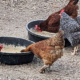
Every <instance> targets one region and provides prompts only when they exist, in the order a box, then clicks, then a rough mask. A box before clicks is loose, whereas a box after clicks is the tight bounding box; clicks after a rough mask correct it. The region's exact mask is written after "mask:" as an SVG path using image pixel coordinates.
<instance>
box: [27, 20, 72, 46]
mask: <svg viewBox="0 0 80 80" xmlns="http://www.w3.org/2000/svg"><path fill="white" fill-rule="evenodd" d="M43 21H44V20H35V21H31V22H29V23H28V24H27V26H26V29H27V31H28V38H29V40H32V41H34V42H38V41H41V40H45V39H48V38H50V37H46V36H42V35H38V34H36V33H34V32H32V31H31V30H30V29H31V28H34V27H35V25H38V24H40V23H41V22H43ZM70 45H71V44H70V43H69V41H68V40H67V39H65V46H70Z"/></svg>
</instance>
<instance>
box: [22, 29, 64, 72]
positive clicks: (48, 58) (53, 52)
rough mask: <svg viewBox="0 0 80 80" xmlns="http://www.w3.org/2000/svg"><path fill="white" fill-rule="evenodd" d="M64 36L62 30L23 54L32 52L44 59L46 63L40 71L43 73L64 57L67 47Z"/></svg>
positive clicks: (32, 46) (28, 48)
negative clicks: (64, 50)
mask: <svg viewBox="0 0 80 80" xmlns="http://www.w3.org/2000/svg"><path fill="white" fill-rule="evenodd" d="M63 35H64V32H63V31H62V30H60V31H59V32H58V33H55V35H54V36H53V37H52V38H49V39H46V40H43V41H39V42H36V43H33V44H31V45H29V46H28V47H27V48H26V49H24V50H21V52H27V51H32V52H33V53H34V54H35V55H36V56H37V57H38V58H40V59H42V60H43V63H44V66H43V67H42V68H41V69H40V72H41V73H42V72H43V71H44V70H45V69H46V68H47V67H48V66H49V67H50V66H51V65H52V64H53V63H54V62H55V61H56V60H57V59H58V58H61V56H62V55H63V48H64V45H65V42H64V38H63Z"/></svg>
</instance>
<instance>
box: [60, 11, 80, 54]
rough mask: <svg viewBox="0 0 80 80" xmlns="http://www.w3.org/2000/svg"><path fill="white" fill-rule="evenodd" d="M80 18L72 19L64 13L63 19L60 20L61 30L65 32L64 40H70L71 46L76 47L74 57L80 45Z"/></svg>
mask: <svg viewBox="0 0 80 80" xmlns="http://www.w3.org/2000/svg"><path fill="white" fill-rule="evenodd" d="M79 19H80V18H76V20H75V19H72V18H71V17H70V16H68V15H67V14H66V13H65V12H63V13H62V17H61V19H60V29H61V30H63V31H64V38H66V39H68V41H69V42H70V43H71V46H73V47H74V52H73V53H72V55H75V54H76V52H77V50H78V47H79V44H80V25H79V24H78V22H77V21H79Z"/></svg>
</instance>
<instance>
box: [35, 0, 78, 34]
mask: <svg viewBox="0 0 80 80" xmlns="http://www.w3.org/2000/svg"><path fill="white" fill-rule="evenodd" d="M78 1H79V0H70V1H69V3H68V4H67V6H65V7H64V8H63V9H61V10H60V11H58V12H55V13H53V14H51V15H50V16H49V17H48V18H47V19H46V20H45V21H43V22H41V23H40V24H39V25H35V29H36V30H37V31H40V32H41V31H48V32H53V33H56V32H58V31H59V28H60V15H61V14H60V13H61V12H62V11H64V12H66V13H67V14H68V15H69V16H70V17H72V18H73V19H75V18H76V17H77V15H78V12H77V10H78V5H77V3H78Z"/></svg>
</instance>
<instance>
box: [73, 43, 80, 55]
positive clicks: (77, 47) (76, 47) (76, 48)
mask: <svg viewBox="0 0 80 80" xmlns="http://www.w3.org/2000/svg"><path fill="white" fill-rule="evenodd" d="M78 49H79V44H78V45H77V46H75V47H74V52H73V53H72V55H75V54H76V52H77V51H78Z"/></svg>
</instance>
